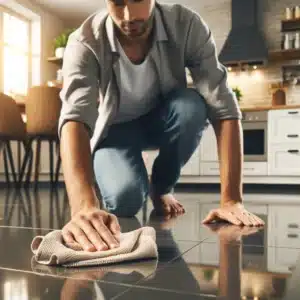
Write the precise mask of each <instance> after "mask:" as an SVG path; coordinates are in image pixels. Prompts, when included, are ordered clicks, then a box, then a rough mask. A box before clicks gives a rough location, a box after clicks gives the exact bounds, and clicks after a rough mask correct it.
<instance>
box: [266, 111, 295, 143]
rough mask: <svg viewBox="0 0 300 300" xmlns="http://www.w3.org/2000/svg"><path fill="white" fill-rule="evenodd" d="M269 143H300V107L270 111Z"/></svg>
mask: <svg viewBox="0 0 300 300" xmlns="http://www.w3.org/2000/svg"><path fill="white" fill-rule="evenodd" d="M268 130H269V134H268V136H269V144H271V145H273V144H277V143H278V144H283V143H298V144H300V109H292V110H285V109H283V110H273V111H270V112H269V128H268Z"/></svg>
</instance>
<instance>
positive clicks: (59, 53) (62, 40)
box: [54, 29, 74, 58]
mask: <svg viewBox="0 0 300 300" xmlns="http://www.w3.org/2000/svg"><path fill="white" fill-rule="evenodd" d="M73 31H74V29H67V30H65V31H64V32H62V33H61V34H60V35H58V36H57V37H56V38H55V39H54V50H55V57H57V58H63V56H64V52H65V48H66V46H67V43H68V39H69V36H70V34H71V33H72V32H73Z"/></svg>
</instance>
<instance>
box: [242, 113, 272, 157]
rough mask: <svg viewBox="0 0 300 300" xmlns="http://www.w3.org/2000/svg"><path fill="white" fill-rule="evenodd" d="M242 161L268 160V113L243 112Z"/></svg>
mask: <svg viewBox="0 0 300 300" xmlns="http://www.w3.org/2000/svg"><path fill="white" fill-rule="evenodd" d="M242 127H243V135H244V160H245V161H253V162H267V160H268V111H251V112H243V119H242Z"/></svg>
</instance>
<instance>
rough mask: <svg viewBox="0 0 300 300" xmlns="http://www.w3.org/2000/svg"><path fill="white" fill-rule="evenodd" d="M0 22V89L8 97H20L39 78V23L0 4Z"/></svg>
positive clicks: (36, 82) (37, 82) (37, 81)
mask: <svg viewBox="0 0 300 300" xmlns="http://www.w3.org/2000/svg"><path fill="white" fill-rule="evenodd" d="M0 22H1V24H0V25H1V26H0V28H1V29H2V30H1V31H2V32H1V35H0V36H1V37H2V38H1V40H0V41H1V49H0V54H1V61H2V63H0V66H1V69H2V70H1V75H2V76H1V77H0V79H1V82H0V89H1V90H3V92H4V93H5V94H8V95H10V96H24V95H26V94H27V90H28V88H29V87H30V86H31V85H33V84H39V80H40V46H39V42H38V40H39V34H40V32H39V26H36V24H35V22H32V21H31V20H29V19H27V18H25V17H23V16H22V15H19V14H17V13H14V12H13V11H9V10H6V9H4V8H1V7H0ZM37 36H38V38H37Z"/></svg>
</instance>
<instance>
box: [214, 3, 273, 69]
mask: <svg viewBox="0 0 300 300" xmlns="http://www.w3.org/2000/svg"><path fill="white" fill-rule="evenodd" d="M263 6H264V1H261V0H247V1H241V0H232V1H231V20H232V28H231V30H230V33H229V35H228V38H227V39H226V41H225V43H224V46H223V48H222V49H221V51H220V56H219V60H220V61H221V63H222V64H224V65H225V66H233V67H235V66H243V65H250V66H251V65H253V66H258V65H265V64H266V63H267V61H268V52H269V51H268V47H267V42H266V38H265V35H264V32H263V22H264V18H263V11H264V8H263Z"/></svg>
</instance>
